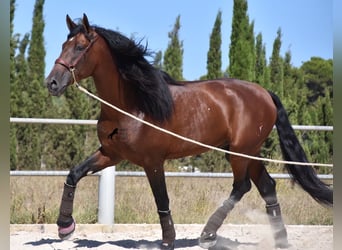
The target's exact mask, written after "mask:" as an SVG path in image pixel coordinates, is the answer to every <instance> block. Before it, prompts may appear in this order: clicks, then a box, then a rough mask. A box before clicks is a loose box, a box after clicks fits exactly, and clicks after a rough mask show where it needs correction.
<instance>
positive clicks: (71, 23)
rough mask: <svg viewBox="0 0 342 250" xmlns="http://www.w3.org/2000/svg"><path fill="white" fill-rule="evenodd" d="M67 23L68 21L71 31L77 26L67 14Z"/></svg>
mask: <svg viewBox="0 0 342 250" xmlns="http://www.w3.org/2000/svg"><path fill="white" fill-rule="evenodd" d="M66 23H67V26H68V29H69V31H72V30H73V29H74V28H75V27H76V26H77V24H76V23H74V22H73V21H72V20H71V18H70V17H69V15H66Z"/></svg>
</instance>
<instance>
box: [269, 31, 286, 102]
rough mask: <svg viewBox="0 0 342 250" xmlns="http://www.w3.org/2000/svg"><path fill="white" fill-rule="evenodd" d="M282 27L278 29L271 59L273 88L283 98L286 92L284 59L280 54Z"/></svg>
mask: <svg viewBox="0 0 342 250" xmlns="http://www.w3.org/2000/svg"><path fill="white" fill-rule="evenodd" d="M281 36H282V34H281V29H280V28H279V29H278V31H277V37H276V38H275V40H274V42H273V50H272V57H271V61H270V77H271V89H272V90H273V91H274V92H275V93H276V94H277V95H278V96H279V97H280V98H281V99H282V98H283V94H284V86H283V79H284V78H283V74H284V72H283V60H282V58H281V56H280V48H281Z"/></svg>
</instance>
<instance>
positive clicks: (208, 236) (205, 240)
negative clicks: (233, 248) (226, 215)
mask: <svg viewBox="0 0 342 250" xmlns="http://www.w3.org/2000/svg"><path fill="white" fill-rule="evenodd" d="M216 242H217V236H216V233H207V232H203V233H202V234H201V237H200V238H199V241H198V243H199V246H200V247H202V248H204V249H208V248H210V247H213V246H215V244H216Z"/></svg>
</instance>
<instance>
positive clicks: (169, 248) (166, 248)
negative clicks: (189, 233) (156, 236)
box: [160, 242, 175, 250]
mask: <svg viewBox="0 0 342 250" xmlns="http://www.w3.org/2000/svg"><path fill="white" fill-rule="evenodd" d="M160 249H162V250H173V249H175V244H174V243H173V242H172V243H167V242H162V243H161V245H160Z"/></svg>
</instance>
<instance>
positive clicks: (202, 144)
mask: <svg viewBox="0 0 342 250" xmlns="http://www.w3.org/2000/svg"><path fill="white" fill-rule="evenodd" d="M72 73H73V71H72ZM74 81H75V82H74V84H75V85H76V87H77V88H78V89H79V90H81V91H82V92H84V93H85V94H87V95H89V96H90V97H92V98H94V99H96V100H98V101H99V102H101V103H103V104H106V105H107V106H109V107H111V108H113V109H115V110H116V111H118V112H120V113H122V114H124V115H126V116H129V117H131V118H132V119H134V120H137V121H139V122H141V123H143V124H145V125H147V126H150V127H152V128H154V129H157V130H159V131H161V132H163V133H166V134H169V135H172V136H174V137H177V138H179V139H181V140H184V141H187V142H191V143H194V144H197V145H199V146H202V147H205V148H208V149H212V150H216V151H220V152H223V153H227V154H231V155H235V156H240V157H245V158H249V159H253V160H258V161H267V162H273V163H281V164H292V165H302V166H307V165H312V166H319V167H333V164H326V163H310V162H295V161H283V160H273V159H268V158H262V157H256V156H251V155H247V154H242V153H237V152H232V151H229V150H224V149H221V148H217V147H214V146H211V145H208V144H204V143H202V142H198V141H195V140H192V139H190V138H187V137H184V136H181V135H179V134H176V133H173V132H171V131H169V130H166V129H163V128H161V127H158V126H156V125H154V124H152V123H149V122H147V121H145V120H142V119H140V118H139V117H136V116H134V115H132V114H130V113H128V112H126V111H124V110H122V109H120V108H118V107H116V106H115V105H113V104H111V103H109V102H107V101H105V100H103V99H101V98H100V97H98V96H96V95H94V94H93V93H91V92H89V91H88V90H87V89H85V88H83V87H82V86H81V85H80V84H79V83H78V82H77V81H76V79H75V78H74Z"/></svg>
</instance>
